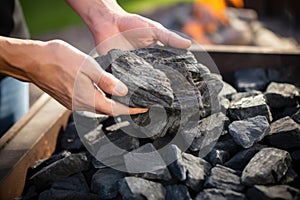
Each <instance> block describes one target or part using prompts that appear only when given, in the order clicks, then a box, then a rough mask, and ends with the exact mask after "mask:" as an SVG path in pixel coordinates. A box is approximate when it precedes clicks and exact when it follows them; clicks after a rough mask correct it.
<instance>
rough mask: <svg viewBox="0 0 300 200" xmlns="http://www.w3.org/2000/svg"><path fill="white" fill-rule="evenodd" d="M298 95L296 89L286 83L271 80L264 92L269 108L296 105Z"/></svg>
mask: <svg viewBox="0 0 300 200" xmlns="http://www.w3.org/2000/svg"><path fill="white" fill-rule="evenodd" d="M299 95H300V94H299V91H298V89H297V88H296V87H295V86H294V85H292V84H288V83H275V82H272V83H270V85H269V86H268V88H267V90H266V92H265V97H266V99H267V103H268V105H269V106H270V107H271V108H282V107H291V106H296V105H297V97H299Z"/></svg>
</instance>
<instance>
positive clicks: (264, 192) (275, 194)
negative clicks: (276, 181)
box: [247, 185, 300, 200]
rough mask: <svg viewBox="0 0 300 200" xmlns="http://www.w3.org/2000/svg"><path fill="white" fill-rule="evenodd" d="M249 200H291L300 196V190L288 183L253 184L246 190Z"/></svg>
mask: <svg viewBox="0 0 300 200" xmlns="http://www.w3.org/2000/svg"><path fill="white" fill-rule="evenodd" d="M247 198H248V199H249V200H264V199H270V200H275V199H281V200H292V199H299V198H300V190H299V189H296V188H293V187H290V186H288V185H274V186H264V185H255V186H253V187H252V188H250V189H249V190H248V191H247Z"/></svg>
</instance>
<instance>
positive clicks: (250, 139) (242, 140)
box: [228, 115, 270, 148]
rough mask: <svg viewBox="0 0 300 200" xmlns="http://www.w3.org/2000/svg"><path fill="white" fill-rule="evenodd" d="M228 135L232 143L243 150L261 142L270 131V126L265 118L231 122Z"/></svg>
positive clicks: (259, 117) (258, 117) (257, 117)
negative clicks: (232, 140) (230, 136)
mask: <svg viewBox="0 0 300 200" xmlns="http://www.w3.org/2000/svg"><path fill="white" fill-rule="evenodd" d="M228 129H229V133H230V134H231V135H232V137H233V139H234V141H235V142H236V143H237V144H239V145H241V146H242V147H244V148H249V147H251V146H252V145H253V144H254V143H256V142H259V141H261V140H262V139H263V138H264V137H265V136H266V135H267V134H268V133H269V131H270V124H269V122H268V120H267V118H266V117H265V116H260V115H258V116H256V117H252V118H247V119H244V120H240V121H234V122H232V123H231V124H230V125H229V127H228Z"/></svg>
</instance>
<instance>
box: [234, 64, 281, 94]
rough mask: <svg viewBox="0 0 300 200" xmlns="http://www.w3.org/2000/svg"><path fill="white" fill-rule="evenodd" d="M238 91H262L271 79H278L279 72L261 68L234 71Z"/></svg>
mask: <svg viewBox="0 0 300 200" xmlns="http://www.w3.org/2000/svg"><path fill="white" fill-rule="evenodd" d="M234 76H235V85H236V88H237V89H238V91H241V92H242V91H251V90H260V91H264V90H265V89H266V87H267V85H268V84H269V83H270V82H271V81H275V80H279V72H278V71H275V70H272V69H269V70H265V69H263V68H251V69H241V70H238V71H236V72H235V73H234Z"/></svg>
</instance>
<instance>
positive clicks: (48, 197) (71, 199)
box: [39, 188, 99, 200]
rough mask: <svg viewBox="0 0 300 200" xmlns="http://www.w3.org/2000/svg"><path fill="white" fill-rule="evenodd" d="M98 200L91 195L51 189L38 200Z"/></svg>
mask: <svg viewBox="0 0 300 200" xmlns="http://www.w3.org/2000/svg"><path fill="white" fill-rule="evenodd" d="M56 199H57V200H58V199H64V200H99V196H98V195H96V194H93V193H86V192H79V191H72V190H61V189H53V188H51V189H50V190H45V191H43V192H42V193H40V195H39V200H56Z"/></svg>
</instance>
